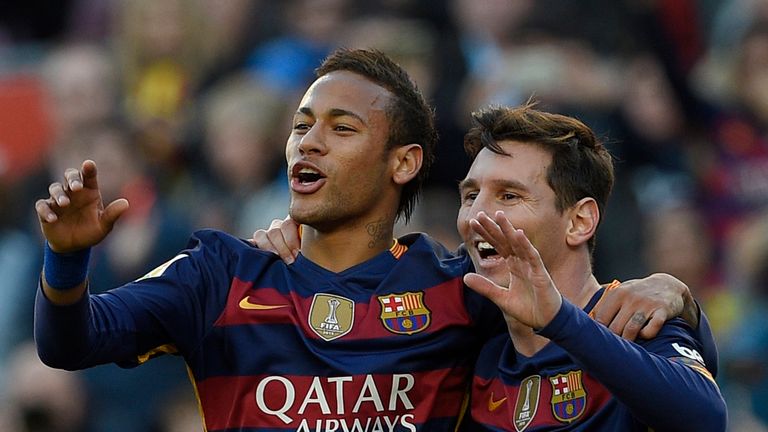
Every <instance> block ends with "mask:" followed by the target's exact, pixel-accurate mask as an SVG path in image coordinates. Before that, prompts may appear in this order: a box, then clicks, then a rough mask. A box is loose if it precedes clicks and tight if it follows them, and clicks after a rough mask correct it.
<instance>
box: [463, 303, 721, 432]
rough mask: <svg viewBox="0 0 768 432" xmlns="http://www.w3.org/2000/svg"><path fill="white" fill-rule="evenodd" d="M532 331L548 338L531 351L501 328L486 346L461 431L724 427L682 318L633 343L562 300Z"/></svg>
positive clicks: (695, 344) (711, 385)
mask: <svg viewBox="0 0 768 432" xmlns="http://www.w3.org/2000/svg"><path fill="white" fill-rule="evenodd" d="M603 292H604V290H602V289H601V290H600V292H598V293H597V294H596V295H595V296H594V297H593V298H592V299H591V301H590V303H589V304H588V305H587V307H586V308H585V310H587V311H589V310H591V309H592V307H593V306H594V305H595V304H596V303H597V301H598V300H599V298H600V297H601V296H602V293H603ZM538 333H539V334H540V335H542V336H544V337H547V338H548V339H550V343H548V344H547V345H546V346H544V348H542V349H541V350H540V351H539V352H537V353H536V354H534V355H533V356H531V357H526V356H524V355H522V354H520V353H518V352H516V351H515V349H514V346H513V345H512V341H511V339H510V337H509V335H507V334H504V335H499V336H496V337H494V338H493V339H492V340H491V341H490V342H488V344H487V345H486V346H485V347H484V348H483V350H482V352H481V354H480V357H479V358H478V363H477V367H476V370H475V377H474V380H473V384H472V392H471V413H472V419H473V421H471V422H468V424H466V425H465V427H464V429H465V430H467V431H481V430H482V431H517V432H523V431H530V432H540V431H566V430H568V431H648V430H649V428H650V429H652V430H655V431H657V432H658V431H678V432H679V431H688V430H690V431H724V430H725V425H726V417H727V414H726V408H725V403H724V401H723V399H722V396H721V395H720V392H719V390H718V388H717V385H716V384H715V382H714V380H713V378H712V375H711V374H710V373H709V371H707V369H706V368H705V367H704V359H703V358H702V356H701V355H700V354H699V353H701V352H702V344H701V343H700V342H699V340H698V339H697V337H696V335H695V334H694V332H693V331H692V330H691V329H690V327H689V326H688V325H687V323H685V322H684V321H682V320H680V319H673V320H671V321H669V322H667V323H666V324H665V325H664V327H663V328H662V330H661V331H660V333H659V334H658V335H657V336H656V337H655V338H653V339H650V340H639V341H638V343H633V342H629V341H627V340H624V339H622V338H620V337H618V336H616V335H615V334H613V333H611V332H610V331H609V330H608V329H607V328H605V327H604V326H603V325H601V324H599V323H597V322H596V321H594V320H593V319H592V318H590V317H589V315H588V314H587V313H586V312H585V311H582V310H580V309H579V308H577V307H575V306H574V305H572V304H570V303H568V302H567V301H566V300H563V306H562V307H561V309H560V311H559V312H558V314H557V315H556V316H555V318H554V319H553V321H552V322H551V323H550V324H548V325H547V326H546V327H545V328H543V329H541V330H540V331H539V332H538Z"/></svg>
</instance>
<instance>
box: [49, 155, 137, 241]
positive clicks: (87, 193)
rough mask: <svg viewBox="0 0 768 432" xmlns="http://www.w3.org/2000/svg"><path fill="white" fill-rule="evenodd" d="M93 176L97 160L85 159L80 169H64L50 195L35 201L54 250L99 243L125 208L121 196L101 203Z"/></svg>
mask: <svg viewBox="0 0 768 432" xmlns="http://www.w3.org/2000/svg"><path fill="white" fill-rule="evenodd" d="M96 177H97V175H96V163H95V162H94V161H92V160H86V161H84V162H83V165H82V166H81V167H80V169H79V170H78V169H75V168H69V169H67V170H66V171H65V172H64V182H63V183H59V182H56V183H52V184H51V185H50V186H49V187H48V192H49V193H50V196H49V197H48V198H46V199H40V200H38V201H37V202H36V203H35V210H36V211H37V216H38V219H39V220H40V228H41V230H42V232H43V235H44V236H45V239H46V240H47V241H48V244H49V245H50V248H51V249H52V250H53V251H54V252H58V253H67V252H74V251H78V250H82V249H86V248H89V247H91V246H94V245H96V244H98V243H99V242H101V241H102V240H103V239H104V237H106V236H107V234H109V232H110V231H112V227H113V226H114V224H115V222H116V221H117V219H118V218H120V216H121V215H122V214H123V213H124V212H125V211H126V210H127V209H128V200H126V199H124V198H120V199H116V200H114V201H112V202H111V203H109V205H107V206H106V207H104V203H103V202H102V199H101V192H100V191H99V183H98V180H97V178H96Z"/></svg>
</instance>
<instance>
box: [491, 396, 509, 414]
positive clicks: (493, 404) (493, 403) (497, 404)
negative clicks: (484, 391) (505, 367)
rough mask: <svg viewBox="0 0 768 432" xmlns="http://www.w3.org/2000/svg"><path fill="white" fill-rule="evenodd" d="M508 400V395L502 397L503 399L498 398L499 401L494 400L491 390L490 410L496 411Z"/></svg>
mask: <svg viewBox="0 0 768 432" xmlns="http://www.w3.org/2000/svg"><path fill="white" fill-rule="evenodd" d="M506 401H507V398H506V396H505V397H503V398H501V399H499V400H497V401H494V400H493V392H491V397H490V398H488V411H490V412H494V411H496V410H497V409H498V408H499V407H500V406H501V405H502V404H503V403H504V402H506Z"/></svg>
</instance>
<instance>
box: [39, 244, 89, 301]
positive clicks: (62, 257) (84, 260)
mask: <svg viewBox="0 0 768 432" xmlns="http://www.w3.org/2000/svg"><path fill="white" fill-rule="evenodd" d="M90 257H91V248H85V249H82V250H79V251H75V252H69V253H57V252H54V251H53V250H52V249H51V247H50V246H49V245H48V242H45V253H44V255H43V274H44V275H45V281H46V282H48V286H50V287H51V288H53V289H57V290H66V289H70V288H74V287H76V286H78V285H80V284H81V283H83V282H84V281H85V277H86V276H87V275H88V261H89V259H90Z"/></svg>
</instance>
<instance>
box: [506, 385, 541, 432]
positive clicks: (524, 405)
mask: <svg viewBox="0 0 768 432" xmlns="http://www.w3.org/2000/svg"><path fill="white" fill-rule="evenodd" d="M540 389H541V377H540V376H539V375H532V376H529V377H528V378H526V379H524V380H523V381H521V382H520V388H519V389H518V391H517V402H516V403H515V414H514V415H515V417H514V418H513V419H512V420H513V421H514V423H515V430H516V431H517V432H522V431H523V430H525V428H527V427H528V425H529V424H531V422H532V421H533V418H534V417H536V408H538V407H539V390H540Z"/></svg>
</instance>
